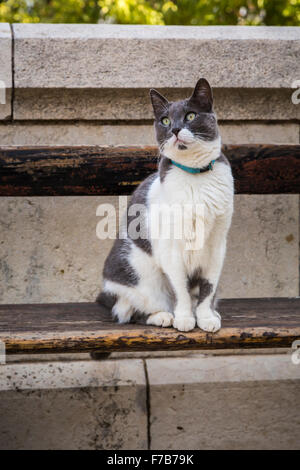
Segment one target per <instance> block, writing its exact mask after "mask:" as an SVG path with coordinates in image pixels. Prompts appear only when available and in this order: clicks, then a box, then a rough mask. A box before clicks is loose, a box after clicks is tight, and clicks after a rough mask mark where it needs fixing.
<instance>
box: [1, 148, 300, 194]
mask: <svg viewBox="0 0 300 470" xmlns="http://www.w3.org/2000/svg"><path fill="white" fill-rule="evenodd" d="M223 151H224V153H225V154H226V155H227V157H228V158H229V160H230V161H231V164H232V169H233V175H234V178H235V191H236V193H241V194H276V193H290V194H297V193H299V187H300V165H299V161H300V145H254V144H251V145H248V144H246V145H224V146H223ZM157 157H158V151H157V148H156V147H95V146H94V147H2V148H0V196H76V195H77V196H88V195H90V196H91V195H93V196H94V195H116V194H119V195H124V194H131V193H132V191H133V190H134V189H135V187H136V186H137V185H138V184H139V183H140V182H141V181H142V180H143V179H144V178H146V177H147V176H148V175H149V174H150V173H152V172H153V171H155V170H156V167H157Z"/></svg>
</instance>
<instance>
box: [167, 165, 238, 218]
mask: <svg viewBox="0 0 300 470" xmlns="http://www.w3.org/2000/svg"><path fill="white" fill-rule="evenodd" d="M232 196H233V179H232V175H231V171H230V168H229V167H228V166H226V165H224V164H216V165H215V168H214V170H213V171H208V172H205V173H201V174H196V175H194V174H190V173H187V172H185V171H183V170H180V169H177V168H176V169H172V171H170V173H169V174H168V175H167V177H166V180H165V183H164V184H163V185H161V190H160V194H159V195H158V197H159V200H160V201H161V202H162V203H166V204H170V205H173V204H180V205H181V206H182V207H184V206H192V207H193V214H194V216H195V217H196V216H197V213H199V212H198V209H199V208H200V209H201V207H202V210H203V212H204V216H205V218H206V219H207V218H210V219H213V218H215V217H217V216H219V215H222V214H224V213H226V212H227V210H228V209H230V206H231V205H232ZM200 212H201V211H200Z"/></svg>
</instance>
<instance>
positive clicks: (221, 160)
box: [216, 152, 230, 166]
mask: <svg viewBox="0 0 300 470" xmlns="http://www.w3.org/2000/svg"><path fill="white" fill-rule="evenodd" d="M216 161H217V162H220V163H225V165H228V166H230V163H229V160H228V158H227V157H226V156H225V155H224V153H222V152H221V154H220V156H219V157H218V158H217V160H216Z"/></svg>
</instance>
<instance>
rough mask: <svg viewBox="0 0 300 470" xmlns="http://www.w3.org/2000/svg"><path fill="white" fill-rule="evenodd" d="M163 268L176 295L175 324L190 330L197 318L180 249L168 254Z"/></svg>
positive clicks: (182, 328) (181, 329)
mask: <svg viewBox="0 0 300 470" xmlns="http://www.w3.org/2000/svg"><path fill="white" fill-rule="evenodd" d="M163 264H164V265H163V270H164V273H165V274H166V276H167V277H168V280H169V282H170V285H171V286H172V289H173V292H174V295H175V299H176V301H175V308H174V321H173V326H174V328H176V329H177V330H180V331H190V330H192V329H193V328H194V327H195V324H196V320H195V317H194V315H193V311H192V299H191V295H190V293H189V290H188V283H187V275H186V270H185V267H184V263H183V260H182V256H181V254H180V251H179V250H176V248H175V249H174V250H173V251H172V252H171V253H169V256H168V254H167V256H166V258H165V262H164V263H163Z"/></svg>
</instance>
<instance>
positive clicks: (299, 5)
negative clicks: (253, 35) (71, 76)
mask: <svg viewBox="0 0 300 470" xmlns="http://www.w3.org/2000/svg"><path fill="white" fill-rule="evenodd" d="M3 21H5V22H9V23H39V22H42V23H101V22H108V23H119V24H122V23H123V24H167V25H279V26H299V25H300V0H172V1H171V0H167V1H166V0H0V22H3Z"/></svg>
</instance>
